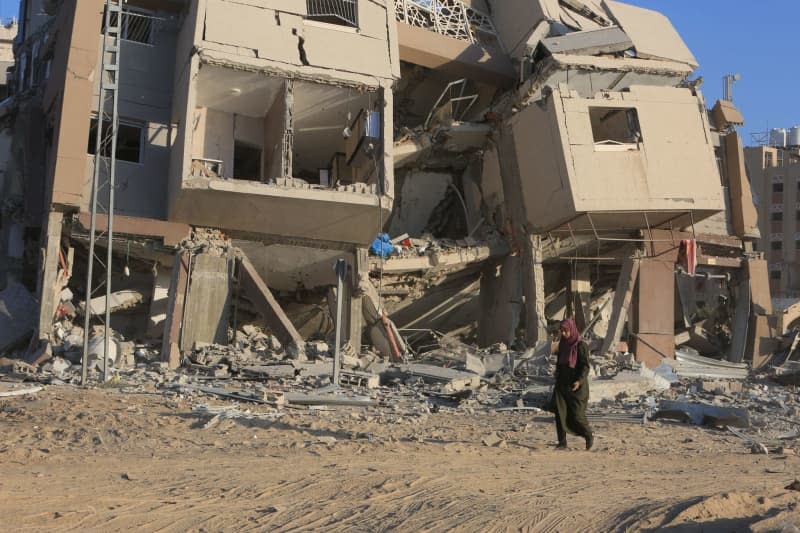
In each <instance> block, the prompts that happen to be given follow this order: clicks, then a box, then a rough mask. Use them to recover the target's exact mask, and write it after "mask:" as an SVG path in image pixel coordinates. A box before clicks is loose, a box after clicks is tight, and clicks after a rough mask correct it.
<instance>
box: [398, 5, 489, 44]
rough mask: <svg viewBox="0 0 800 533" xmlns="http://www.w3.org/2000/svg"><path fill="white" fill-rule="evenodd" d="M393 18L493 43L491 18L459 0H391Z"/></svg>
mask: <svg viewBox="0 0 800 533" xmlns="http://www.w3.org/2000/svg"><path fill="white" fill-rule="evenodd" d="M395 13H396V17H397V20H399V21H400V22H404V23H406V24H408V25H410V26H415V27H417V28H423V29H426V30H430V31H433V32H436V33H439V34H441V35H446V36H447V37H452V38H454V39H459V40H461V41H467V42H469V43H472V44H476V43H480V44H489V45H496V44H497V30H496V29H495V27H494V23H493V22H492V18H491V17H490V16H489V15H487V14H486V13H483V12H481V11H478V10H477V9H474V8H472V7H470V6H468V5H466V4H464V3H463V2H461V1H460V0H395Z"/></svg>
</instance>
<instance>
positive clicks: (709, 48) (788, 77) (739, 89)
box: [0, 0, 800, 144]
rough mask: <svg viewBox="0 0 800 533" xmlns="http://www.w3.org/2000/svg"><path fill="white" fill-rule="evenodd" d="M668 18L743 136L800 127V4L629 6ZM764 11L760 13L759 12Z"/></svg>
mask: <svg viewBox="0 0 800 533" xmlns="http://www.w3.org/2000/svg"><path fill="white" fill-rule="evenodd" d="M625 1H626V2H628V3H631V4H635V5H638V6H641V7H646V8H649V9H655V10H656V11H660V12H662V13H664V14H665V15H667V16H668V17H669V18H670V20H672V23H673V24H674V25H675V27H676V28H677V29H678V32H679V33H680V34H681V36H683V38H684V40H685V41H686V43H687V44H688V45H689V48H690V49H691V50H692V52H694V55H695V56H696V57H697V59H698V61H699V62H700V69H699V70H698V71H697V73H696V75H700V76H703V78H704V80H705V83H704V85H703V88H702V90H703V94H705V97H706V100H707V101H708V103H709V105H711V104H713V103H714V101H715V100H717V99H718V98H720V97H721V96H722V76H724V75H725V74H728V73H739V74H741V75H742V79H741V81H739V82H738V83H736V85H735V86H734V89H733V96H734V102H735V103H736V105H737V106H738V107H739V108H740V109H741V110H742V112H743V113H744V117H745V121H746V123H745V126H744V128H742V131H741V133H742V136H743V137H744V141H745V143H746V144H750V133H752V132H758V131H765V130H767V129H768V128H777V127H787V128H788V127H791V126H794V125H798V124H800V105H798V100H800V97H798V92H799V90H800V72H798V68H797V66H796V64H795V58H794V56H795V54H797V53H798V51H799V49H800V38H798V37H797V24H798V21H800V0H769V1H767V2H754V1H753V0H625ZM18 6H19V2H18V0H0V17H10V16H16V15H17V11H18ZM756 7H760V9H756Z"/></svg>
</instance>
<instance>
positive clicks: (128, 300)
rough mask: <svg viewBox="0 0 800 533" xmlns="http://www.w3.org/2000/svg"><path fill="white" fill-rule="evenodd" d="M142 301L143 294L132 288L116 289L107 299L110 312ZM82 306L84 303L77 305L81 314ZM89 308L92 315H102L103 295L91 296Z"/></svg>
mask: <svg viewBox="0 0 800 533" xmlns="http://www.w3.org/2000/svg"><path fill="white" fill-rule="evenodd" d="M62 296H63V293H62ZM144 301H145V297H144V295H143V294H142V293H140V292H138V291H132V290H125V291H116V292H112V293H111V295H110V297H109V300H108V306H109V308H110V312H112V313H116V312H117V311H122V310H125V309H131V308H133V307H136V306H137V305H139V304H140V303H142V302H144ZM84 307H85V303H84V304H82V305H80V306H78V309H79V310H80V311H81V314H83V309H84ZM90 309H91V311H92V316H97V315H104V314H105V312H106V297H105V295H103V296H97V297H95V298H92V301H91V304H90Z"/></svg>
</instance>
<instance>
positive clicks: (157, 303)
mask: <svg viewBox="0 0 800 533" xmlns="http://www.w3.org/2000/svg"><path fill="white" fill-rule="evenodd" d="M171 282H172V270H171V269H169V268H167V267H165V266H164V265H161V264H160V263H159V264H157V265H156V266H155V268H154V272H153V292H152V293H151V298H150V317H149V319H148V321H147V338H148V339H161V338H162V337H163V336H164V322H165V321H166V319H167V307H168V304H169V286H170V284H171Z"/></svg>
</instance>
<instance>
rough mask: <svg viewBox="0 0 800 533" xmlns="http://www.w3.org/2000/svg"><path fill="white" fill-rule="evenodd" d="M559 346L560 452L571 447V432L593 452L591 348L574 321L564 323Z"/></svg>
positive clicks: (556, 408) (557, 401) (555, 394)
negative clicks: (588, 414) (589, 411)
mask: <svg viewBox="0 0 800 533" xmlns="http://www.w3.org/2000/svg"><path fill="white" fill-rule="evenodd" d="M560 332H561V339H560V341H559V343H558V362H557V363H556V386H555V389H554V390H553V405H552V407H553V412H554V413H555V415H556V432H557V434H558V448H561V449H564V448H566V447H567V430H569V431H570V432H572V433H575V434H576V435H579V436H581V437H583V438H584V439H586V449H587V450H589V449H591V447H592V445H593V444H594V436H593V435H592V428H591V427H589V422H588V421H587V420H586V404H587V403H588V402H589V380H588V377H589V348H588V347H587V346H586V343H585V342H584V341H583V339H582V338H581V335H580V333H579V332H578V326H576V325H575V321H574V320H573V319H571V318H567V319H565V320H564V321H562V322H561V330H560Z"/></svg>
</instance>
